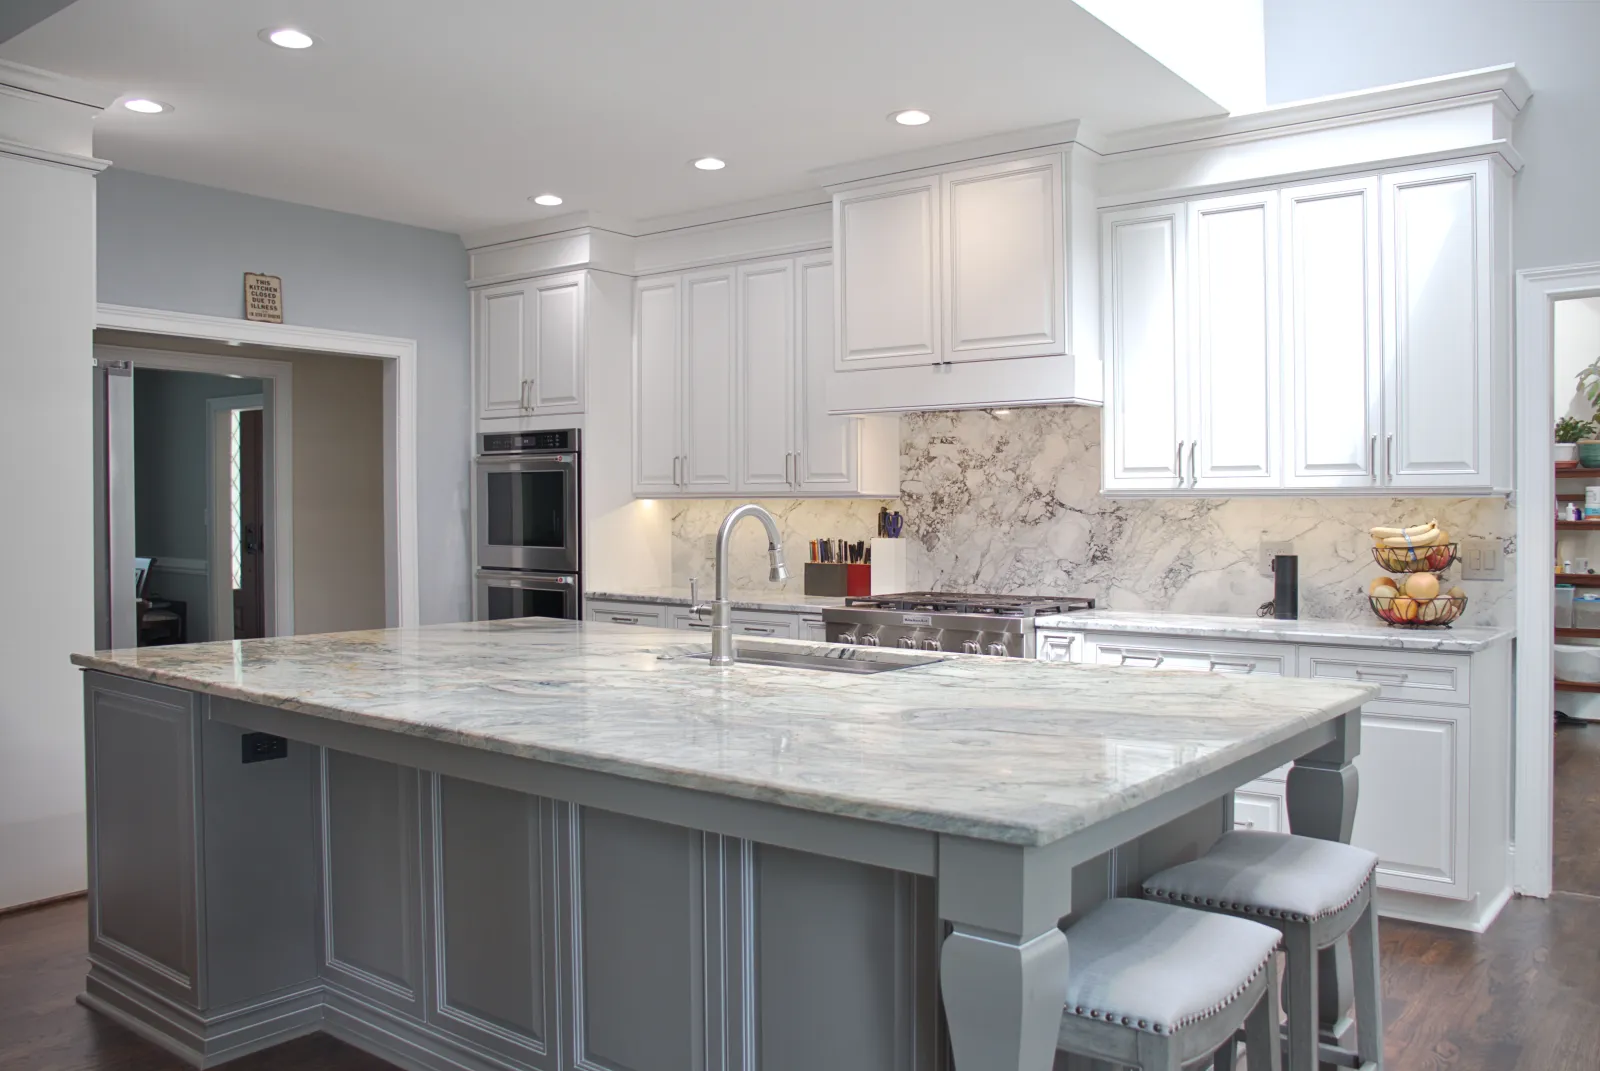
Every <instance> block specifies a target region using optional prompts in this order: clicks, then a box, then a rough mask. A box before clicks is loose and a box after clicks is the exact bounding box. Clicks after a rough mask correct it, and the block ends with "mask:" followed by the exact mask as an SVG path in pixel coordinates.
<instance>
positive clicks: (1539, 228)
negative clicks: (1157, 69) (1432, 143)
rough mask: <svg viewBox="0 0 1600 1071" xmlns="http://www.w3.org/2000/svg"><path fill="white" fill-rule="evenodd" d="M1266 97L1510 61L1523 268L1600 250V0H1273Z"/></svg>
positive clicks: (1592, 255) (1589, 257)
mask: <svg viewBox="0 0 1600 1071" xmlns="http://www.w3.org/2000/svg"><path fill="white" fill-rule="evenodd" d="M1266 20H1267V100H1268V101H1270V102H1274V103H1278V102H1282V101H1288V100H1297V99H1301V98H1304V97H1314V96H1321V95H1324V94H1327V93H1340V92H1346V91H1349V90H1356V89H1366V88H1370V87H1373V86H1380V85H1388V84H1391V83H1394V82H1405V81H1410V80H1412V79H1415V78H1427V77H1430V76H1433V75H1441V74H1451V73H1454V72H1457V71H1465V70H1471V69H1473V68H1477V67H1489V66H1493V65H1495V64H1500V63H1515V64H1516V65H1517V67H1518V69H1519V70H1521V72H1522V73H1523V75H1524V76H1525V77H1526V78H1527V79H1528V82H1529V84H1530V85H1532V86H1533V94H1534V95H1533V101H1532V102H1531V103H1530V104H1529V106H1528V110H1527V112H1526V113H1525V114H1524V115H1523V116H1522V119H1521V120H1520V121H1519V124H1518V132H1517V137H1516V142H1517V147H1518V149H1520V150H1521V151H1522V154H1523V156H1524V157H1526V159H1527V169H1526V170H1525V171H1524V172H1523V173H1522V175H1521V177H1520V178H1519V179H1518V181H1517V193H1516V230H1515V236H1514V238H1513V244H1514V247H1515V259H1516V266H1517V267H1518V268H1519V269H1520V268H1539V267H1548V266H1553V265H1559V264H1573V263H1579V262H1586V261H1596V260H1600V207H1597V204H1596V201H1595V197H1594V184H1595V176H1596V175H1597V174H1600V137H1597V136H1596V124H1597V123H1600V3H1571V2H1562V3H1556V2H1545V0H1266Z"/></svg>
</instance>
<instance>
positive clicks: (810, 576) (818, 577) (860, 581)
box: [805, 562, 872, 598]
mask: <svg viewBox="0 0 1600 1071" xmlns="http://www.w3.org/2000/svg"><path fill="white" fill-rule="evenodd" d="M805 593H806V594H807V595H828V596H832V597H834V598H842V597H843V596H846V595H860V596H866V595H871V594H872V566H871V565H868V564H866V563H864V562H862V563H846V562H806V575H805Z"/></svg>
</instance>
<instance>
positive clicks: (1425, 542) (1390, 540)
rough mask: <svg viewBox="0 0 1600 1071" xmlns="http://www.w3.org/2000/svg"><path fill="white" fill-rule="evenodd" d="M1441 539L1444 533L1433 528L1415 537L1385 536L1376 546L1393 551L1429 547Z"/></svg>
mask: <svg viewBox="0 0 1600 1071" xmlns="http://www.w3.org/2000/svg"><path fill="white" fill-rule="evenodd" d="M1443 538H1444V533H1443V532H1441V531H1440V530H1439V529H1437V528H1434V529H1431V530H1430V531H1427V532H1424V533H1423V534H1422V535H1420V536H1416V537H1410V536H1403V535H1402V536H1386V537H1384V538H1383V539H1380V540H1378V545H1379V546H1380V547H1391V548H1394V549H1402V548H1404V547H1431V546H1433V545H1434V544H1435V543H1437V542H1439V541H1440V540H1441V539H1443Z"/></svg>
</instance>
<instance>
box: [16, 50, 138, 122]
mask: <svg viewBox="0 0 1600 1071" xmlns="http://www.w3.org/2000/svg"><path fill="white" fill-rule="evenodd" d="M0 86H9V87H11V88H12V89H20V90H23V91H25V92H28V93H36V94H38V95H39V96H41V97H54V98H55V99H56V100H64V101H67V102H68V103H71V104H81V105H83V106H84V107H86V108H94V109H96V110H98V111H104V110H105V109H107V108H109V107H111V105H112V103H113V102H114V101H115V100H116V99H117V97H119V96H120V95H121V94H120V93H119V92H118V91H117V90H115V89H113V88H112V87H110V86H108V85H106V84H104V83H103V82H92V81H89V80H88V79H84V78H73V77H70V76H68V75H65V74H57V73H55V72H54V71H44V70H40V69H39V68H38V67H28V66H25V65H24V64H21V63H12V62H11V61H9V60H3V59H0Z"/></svg>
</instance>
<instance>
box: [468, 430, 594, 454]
mask: <svg viewBox="0 0 1600 1071" xmlns="http://www.w3.org/2000/svg"><path fill="white" fill-rule="evenodd" d="M577 449H578V429H576V428H562V429H561V430H559V431H512V432H503V433H491V434H488V435H482V436H479V440H478V453H480V454H557V453H568V452H571V451H574V450H577Z"/></svg>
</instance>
